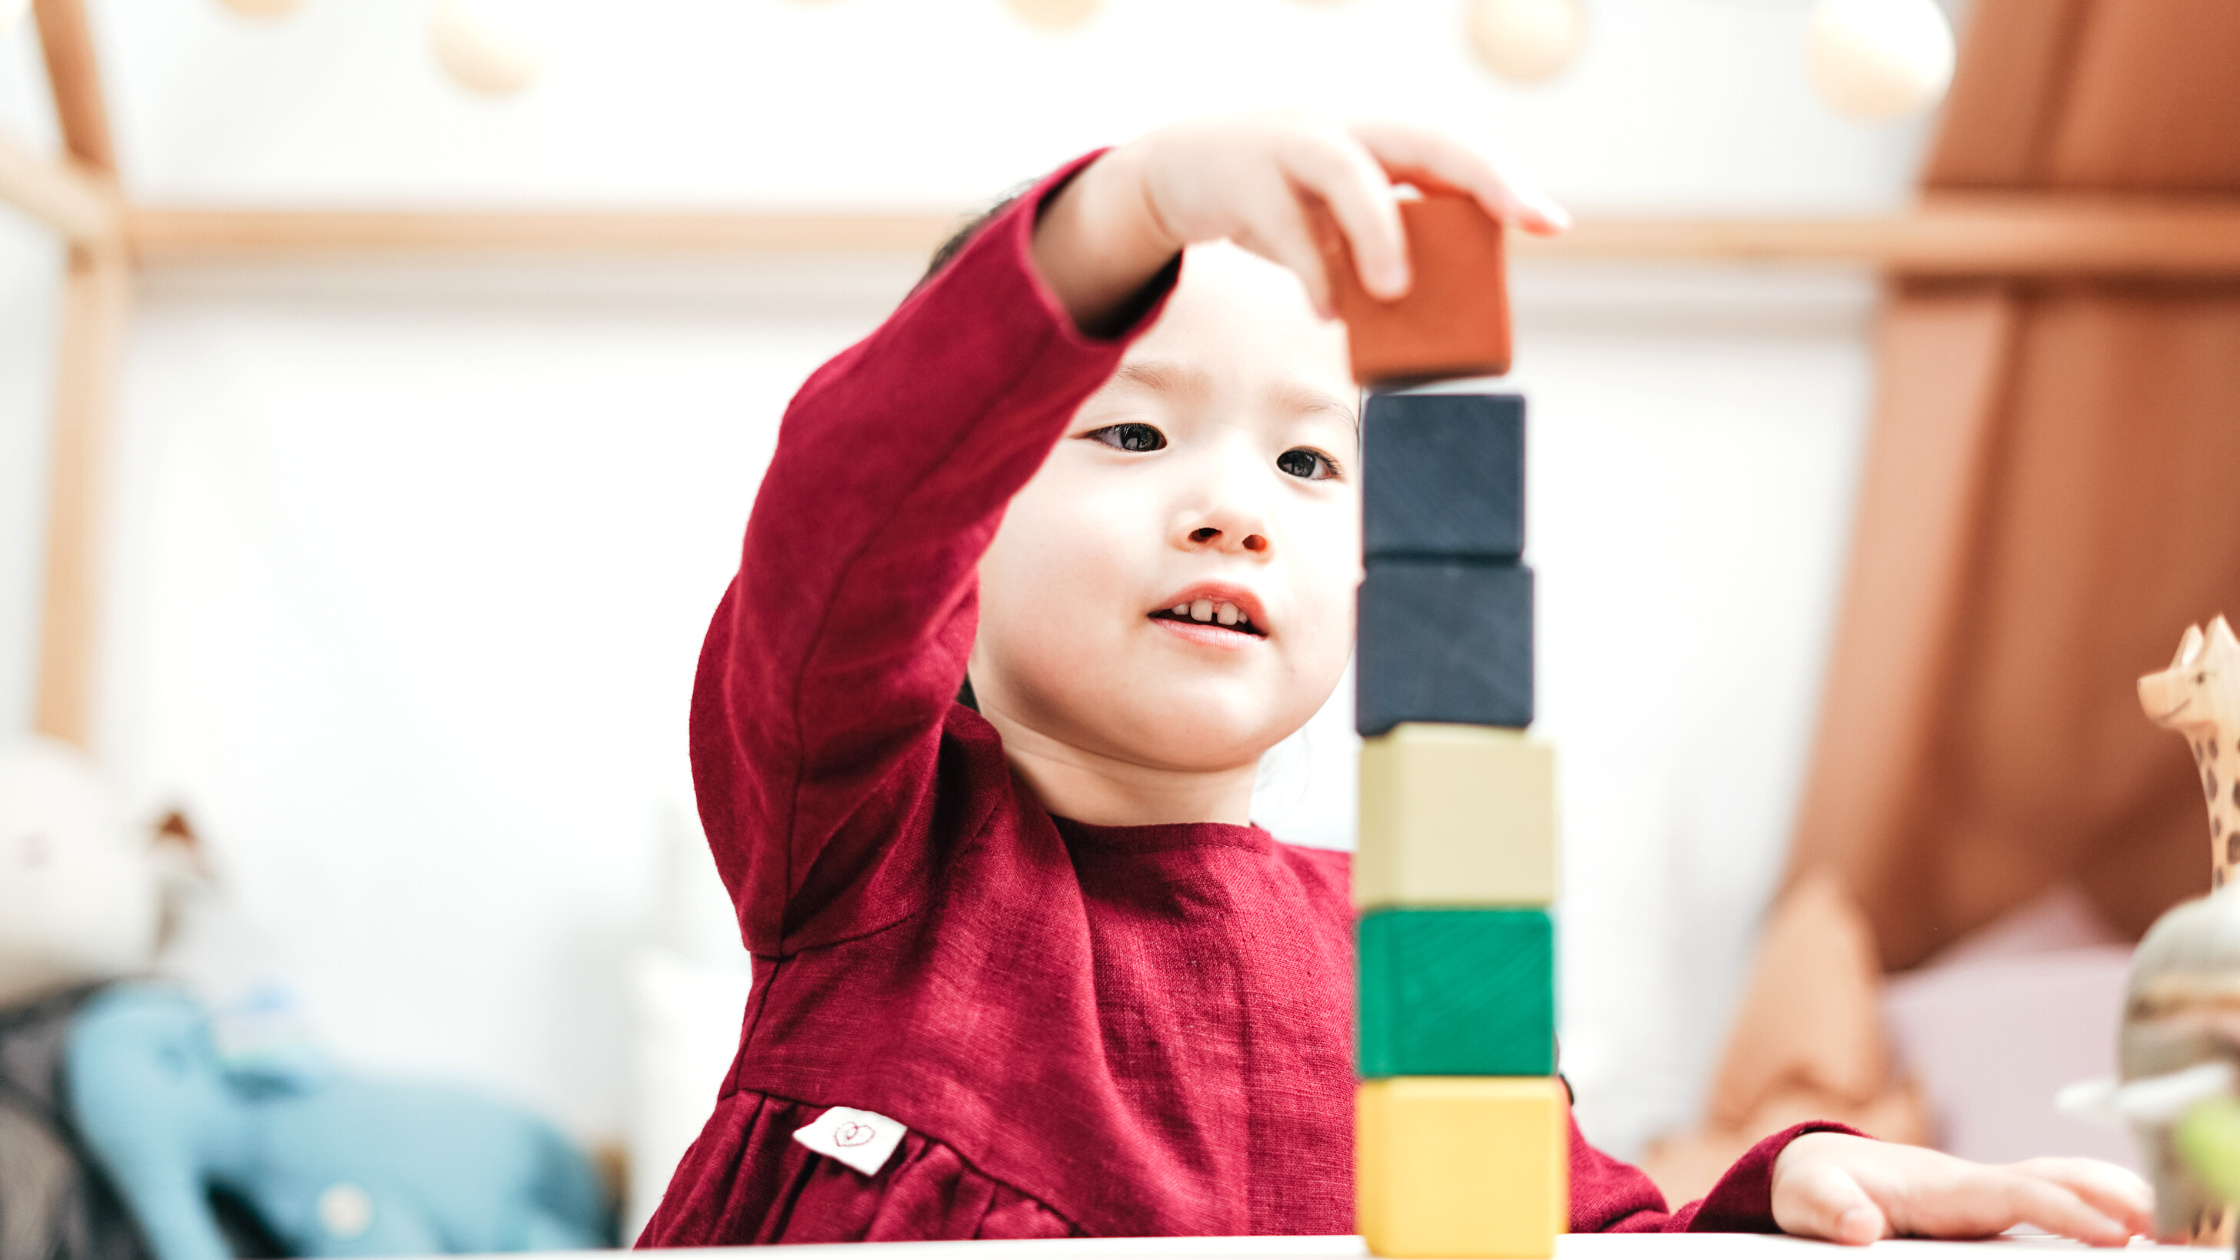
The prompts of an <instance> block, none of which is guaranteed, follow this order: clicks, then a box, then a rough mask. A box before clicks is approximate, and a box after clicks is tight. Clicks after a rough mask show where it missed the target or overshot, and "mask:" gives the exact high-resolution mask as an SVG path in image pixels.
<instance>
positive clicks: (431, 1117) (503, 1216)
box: [66, 983, 611, 1260]
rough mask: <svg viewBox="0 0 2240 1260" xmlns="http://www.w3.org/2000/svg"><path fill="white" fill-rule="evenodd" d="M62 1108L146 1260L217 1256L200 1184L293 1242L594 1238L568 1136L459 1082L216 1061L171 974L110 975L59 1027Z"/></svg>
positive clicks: (482, 1244) (202, 1019)
mask: <svg viewBox="0 0 2240 1260" xmlns="http://www.w3.org/2000/svg"><path fill="white" fill-rule="evenodd" d="M66 1055H67V1060H66V1064H67V1076H66V1079H67V1081H68V1095H69V1110H70V1113H71V1115H72V1118H73V1120H74V1122H75V1125H76V1128H77V1131H78V1136H79V1140H80V1141H81V1142H82V1143H83V1144H84V1145H85V1146H86V1147H87V1148H88V1149H89V1150H90V1151H91V1152H92V1154H93V1155H94V1157H95V1159H97V1160H98V1161H99V1163H100V1164H101V1166H102V1167H103V1169H104V1170H105V1171H106V1172H107V1173H108V1175H109V1180H110V1181H111V1183H112V1184H114V1185H115V1187H116V1189H117V1192H118V1194H119V1196H120V1197H121V1198H123V1200H124V1201H125V1205H126V1207H127V1208H128V1209H129V1210H130V1211H131V1214H132V1217H133V1219H134V1220H135V1222H136V1223H137V1224H138V1225H139V1227H140V1232H141V1234H142V1236H143V1237H144V1238H145V1239H146V1240H147V1243H148V1246H149V1248H150V1250H152V1251H153V1252H154V1254H155V1256H156V1257H157V1260H228V1258H229V1257H230V1255H231V1253H230V1251H229V1250H228V1249H227V1246H226V1242H225V1239H224V1237H223V1236H222V1235H221V1233H220V1230H219V1227H218V1222H217V1219H216V1217H215V1216H214V1214H213V1212H212V1209H211V1195H212V1193H213V1192H214V1191H224V1192H227V1193H230V1194H231V1195H232V1196H234V1197H235V1198H237V1199H238V1200H240V1201H242V1202H244V1203H246V1204H247V1206H248V1207H249V1208H250V1209H251V1210H252V1211H253V1212H254V1213H255V1215H256V1217H257V1219H258V1221H259V1223H261V1224H262V1225H263V1227H264V1228H265V1229H266V1230H267V1231H269V1232H270V1233H271V1234H272V1235H273V1237H274V1238H275V1239H276V1240H277V1241H278V1242H279V1243H280V1244H281V1245H282V1246H283V1247H285V1248H286V1251H287V1254H289V1255H295V1256H346V1255H347V1256H399V1255H417V1254H426V1253H430V1252H492V1251H570V1250H582V1249H586V1248H593V1247H601V1246H606V1245H608V1244H609V1243H610V1241H611V1240H610V1239H609V1237H608V1233H609V1228H608V1227H609V1222H608V1219H607V1215H608V1214H607V1207H606V1201H605V1196H604V1195H603V1194H602V1193H601V1191H600V1188H599V1185H598V1182H597V1180H596V1179H595V1178H594V1176H593V1175H592V1172H591V1168H590V1166H589V1165H588V1164H587V1163H586V1162H585V1161H584V1159H583V1157H582V1156H581V1155H580V1154H578V1153H577V1152H576V1150H575V1149H574V1148H573V1147H571V1146H570V1145H569V1144H568V1142H567V1141H566V1139H564V1138H562V1137H561V1136H560V1135H559V1134H558V1133H556V1132H554V1131H553V1130H552V1129H551V1128H550V1127H549V1126H547V1125H545V1124H544V1123H543V1122H541V1121H539V1120H537V1119H536V1118H535V1117H533V1116H530V1115H528V1114H527V1113H525V1112H521V1111H518V1110H516V1109H514V1108H512V1107H508V1106H504V1105H502V1104H499V1103H496V1102H492V1101H489V1100H487V1099H484V1098H482V1097H480V1096H478V1095H474V1094H470V1093H466V1092H463V1091H456V1090H449V1089H442V1088H436V1087H431V1086H421V1085H411V1086H406V1085H390V1084H379V1083H374V1082H369V1081H363V1080H354V1079H351V1078H348V1077H342V1076H332V1077H329V1078H327V1079H324V1080H318V1081H309V1080H305V1079H303V1078H302V1077H301V1076H300V1075H290V1076H287V1077H262V1076H254V1075H244V1074H242V1073H239V1072H237V1071H229V1069H228V1067H227V1065H226V1064H225V1063H224V1062H223V1061H222V1060H221V1059H220V1058H219V1055H218V1049H217V1045H216V1043H215V1041H214V1040H213V1038H212V1035H211V1029H210V1022H209V1019H208V1017H207V1015H206V1014H205V1013H204V1011H203V1009H202V1007H201V1005H200V1004H199V1003H197V1002H196V1001H195V1000H194V999H193V998H192V997H190V996H189V995H188V994H187V993H186V992H185V991H184V990H183V989H179V988H176V987H174V986H170V985H162V984H151V983H126V984H119V985H114V986H112V987H110V988H108V989H106V990H104V991H103V992H101V993H100V994H98V995H96V996H95V997H93V998H92V999H91V1000H90V1001H88V1002H87V1003H86V1004H85V1006H84V1007H83V1008H82V1009H81V1010H80V1011H79V1013H78V1016H77V1019H76V1022H75V1023H74V1024H73V1025H72V1027H71V1029H70V1033H69V1041H68V1047H67V1051H66Z"/></svg>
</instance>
